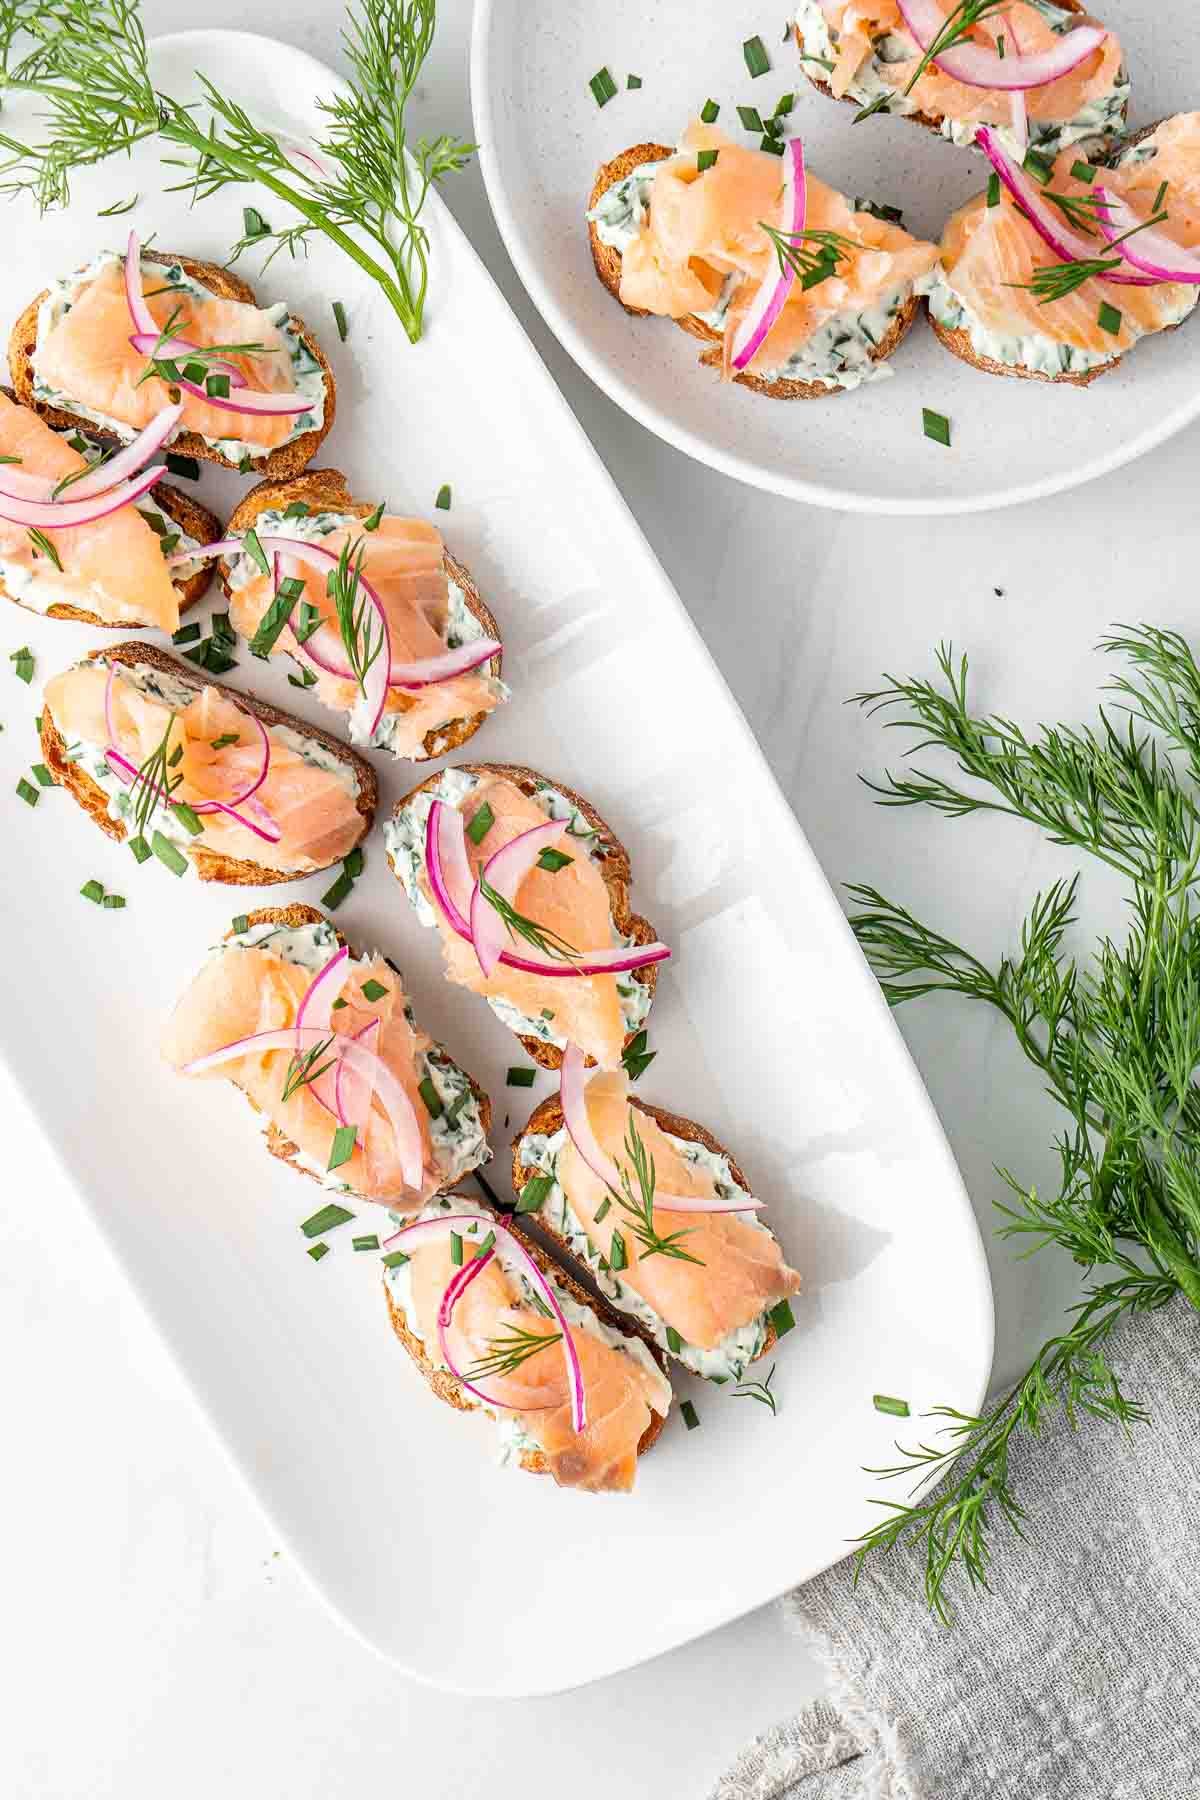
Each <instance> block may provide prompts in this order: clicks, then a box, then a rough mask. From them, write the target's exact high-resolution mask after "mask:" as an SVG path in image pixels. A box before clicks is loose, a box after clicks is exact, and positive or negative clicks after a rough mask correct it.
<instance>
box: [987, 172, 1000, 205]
mask: <svg viewBox="0 0 1200 1800" xmlns="http://www.w3.org/2000/svg"><path fill="white" fill-rule="evenodd" d="M987 203H988V205H989V206H999V204H1000V177H999V176H998V175H997V174H996V172H995V170H993V171H992V173H991V174H990V175H989V176H988V184H987Z"/></svg>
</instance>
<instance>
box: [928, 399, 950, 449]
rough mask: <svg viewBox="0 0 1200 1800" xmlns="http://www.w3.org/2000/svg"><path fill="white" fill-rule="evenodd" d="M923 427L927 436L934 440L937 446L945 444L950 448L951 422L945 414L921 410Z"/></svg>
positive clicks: (929, 409) (930, 409)
mask: <svg viewBox="0 0 1200 1800" xmlns="http://www.w3.org/2000/svg"><path fill="white" fill-rule="evenodd" d="M921 425H922V428H923V429H924V432H925V436H926V437H927V438H932V439H933V441H934V443H935V444H945V446H946V448H947V449H949V448H950V421H949V419H948V418H947V417H946V415H945V414H944V413H940V412H934V411H933V410H932V408H930V407H928V406H923V407H922V408H921Z"/></svg>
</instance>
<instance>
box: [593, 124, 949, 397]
mask: <svg viewBox="0 0 1200 1800" xmlns="http://www.w3.org/2000/svg"><path fill="white" fill-rule="evenodd" d="M674 154H675V151H674V149H673V148H672V146H671V145H670V144H634V145H633V146H632V148H630V149H628V150H622V152H621V154H620V155H619V156H614V157H613V159H612V161H611V162H606V163H602V164H601V166H600V169H599V171H598V173H597V175H596V179H595V181H594V182H593V183H592V191H591V194H590V195H589V197H588V211H589V212H591V210H592V208H593V207H594V206H595V205H596V203H597V201H598V200H599V199H600V197H601V195H602V194H605V193H607V192H608V190H609V188H610V187H613V186H615V184H616V183H617V182H618V181H624V179H625V177H626V176H627V175H631V174H632V173H633V171H634V170H635V169H636V168H638V167H640V165H641V164H642V163H650V162H661V161H662V159H663V158H664V157H667V156H674ZM588 238H589V241H590V243H591V246H592V261H593V262H594V263H595V265H596V273H597V275H598V276H599V277H600V279H601V281H602V282H603V283H604V285H605V287H606V288H607V289H608V291H609V293H610V294H611V295H612V297H613V299H614V300H616V301H617V302H618V304H619V305H621V306H625V302H624V301H623V300H622V299H621V252H620V251H619V250H618V249H616V248H615V246H614V245H612V244H605V243H602V242H601V239H600V233H599V230H598V229H597V226H596V222H595V220H594V219H589V220H588ZM919 305H920V302H919V300H918V298H917V296H916V295H915V294H912V295H910V296H909V298H908V299H907V300H906V301H905V303H904V305H903V306H902V307H901V308H900V311H899V312H898V313H897V314H896V317H895V318H894V319H893V321H892V323H891V325H890V326H889V328H888V330H887V331H886V332H885V333H884V335H883V337H881V338H880V340H879V342H878V344H877V345H876V346H875V348H874V350H873V351H872V352H871V361H872V362H877V363H880V362H886V361H887V359H888V357H889V356H891V355H892V353H893V351H894V350H895V349H896V348H897V346H898V345H899V344H900V343H901V341H902V340H903V339H904V338H905V337H907V335H908V333H909V332H910V331H911V330H912V326H913V321H914V320H915V318H916V316H917V311H918V308H919ZM625 311H626V312H627V313H629V314H630V315H631V316H632V317H634V318H647V317H649V316H650V315H649V314H647V313H646V312H645V310H644V309H643V308H642V307H640V306H625ZM671 323H672V324H674V325H678V326H679V329H680V330H681V331H686V332H687V333H688V335H689V337H694V338H699V339H700V342H701V343H702V344H705V345H707V346H708V347H707V349H706V350H705V352H704V355H703V356H702V357H701V358H700V361H701V363H702V364H703V365H704V367H705V368H709V369H718V370H719V369H720V368H721V365H722V362H723V360H724V351H723V348H722V338H721V334H720V332H719V331H714V330H713V328H712V326H711V325H706V324H705V323H704V321H703V320H702V319H697V318H694V317H692V316H690V315H689V316H688V317H687V318H685V319H673V320H671ZM733 379H734V381H736V382H739V383H740V384H741V386H742V387H748V388H752V389H753V390H754V392H755V393H756V394H766V395H767V396H768V398H770V399H772V400H824V399H826V398H827V397H829V396H831V395H834V394H844V393H847V392H849V391H850V390H849V389H846V388H841V387H830V386H829V385H828V384H827V383H826V382H823V381H786V380H778V381H764V380H763V378H762V376H761V375H755V374H752V373H751V371H750V370H748V369H746V370H743V371H742V373H741V374H740V375H735V376H734V377H733Z"/></svg>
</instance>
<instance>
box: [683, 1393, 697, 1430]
mask: <svg viewBox="0 0 1200 1800" xmlns="http://www.w3.org/2000/svg"><path fill="white" fill-rule="evenodd" d="M679 1416H680V1418H681V1419H682V1420H683V1422H684V1424H685V1425H686V1426H687V1428H688V1430H689V1431H695V1429H696V1427H697V1425H698V1424H699V1423H700V1415H699V1413H698V1412H697V1411H696V1409H695V1407H694V1406H693V1405H692V1403H691V1401H690V1400H681V1401H680V1402H679Z"/></svg>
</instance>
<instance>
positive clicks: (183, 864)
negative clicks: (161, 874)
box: [150, 831, 187, 875]
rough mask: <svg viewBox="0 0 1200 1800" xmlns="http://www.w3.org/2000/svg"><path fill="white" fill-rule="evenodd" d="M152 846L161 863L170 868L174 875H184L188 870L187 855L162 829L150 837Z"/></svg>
mask: <svg viewBox="0 0 1200 1800" xmlns="http://www.w3.org/2000/svg"><path fill="white" fill-rule="evenodd" d="M150 848H151V850H153V852H154V854H155V856H157V858H158V860H159V862H160V863H162V864H163V865H164V866H165V867H166V868H168V869H170V871H171V873H172V875H183V874H186V872H187V857H186V856H184V855H183V854H182V853H181V852H180V851H178V850H177V849H176V848H175V846H174V844H173V843H172V842H171V841H170V839H169V838H165V837H164V836H163V834H162V832H161V831H156V832H155V833H154V836H153V837H152V838H151V839H150Z"/></svg>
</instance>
